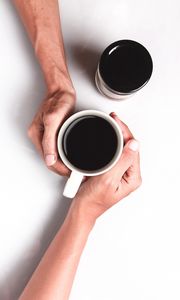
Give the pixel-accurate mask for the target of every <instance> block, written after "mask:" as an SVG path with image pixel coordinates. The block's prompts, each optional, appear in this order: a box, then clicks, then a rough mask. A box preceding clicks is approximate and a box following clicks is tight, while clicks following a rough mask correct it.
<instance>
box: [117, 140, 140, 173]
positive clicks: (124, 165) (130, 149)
mask: <svg viewBox="0 0 180 300" xmlns="http://www.w3.org/2000/svg"><path fill="white" fill-rule="evenodd" d="M138 150H139V142H138V141H137V140H135V139H131V140H129V141H128V142H127V143H126V144H125V146H124V149H123V152H122V154H121V157H120V159H119V161H118V163H117V165H116V174H117V176H118V178H121V177H122V176H123V175H124V173H125V172H126V171H127V170H128V169H129V167H130V166H131V165H132V164H133V161H134V159H135V158H136V156H137V153H138Z"/></svg>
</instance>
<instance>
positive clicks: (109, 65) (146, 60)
mask: <svg viewBox="0 0 180 300" xmlns="http://www.w3.org/2000/svg"><path fill="white" fill-rule="evenodd" d="M152 68H153V65H152V59H151V56H150V54H149V52H148V51H147V50H146V48H145V47H144V46H142V45H141V44H139V43H137V42H135V41H131V40H121V41H117V42H115V43H113V44H111V45H110V46H109V47H107V48H106V49H105V51H104V52H103V54H102V56H101V59H100V64H99V71H100V74H101V77H102V79H103V80H104V82H105V83H106V84H107V86H109V87H110V88H111V89H113V90H115V91H117V92H120V93H131V92H133V91H136V90H138V89H139V88H141V87H142V86H143V85H144V84H145V83H147V81H148V80H149V78H150V77H151V74H152Z"/></svg>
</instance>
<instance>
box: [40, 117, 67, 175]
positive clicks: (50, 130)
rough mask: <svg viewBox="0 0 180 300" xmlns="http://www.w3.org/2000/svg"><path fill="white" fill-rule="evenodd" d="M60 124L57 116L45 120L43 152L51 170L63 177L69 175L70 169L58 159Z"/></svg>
mask: <svg viewBox="0 0 180 300" xmlns="http://www.w3.org/2000/svg"><path fill="white" fill-rule="evenodd" d="M60 123H61V122H60V120H59V117H58V116H57V115H55V116H52V115H51V116H50V117H49V116H48V119H47V118H46V119H45V120H44V134H43V139H42V150H43V155H44V160H45V163H46V165H47V167H48V168H49V169H50V170H52V171H54V172H56V173H58V174H61V175H68V174H69V172H70V171H69V169H68V168H67V167H66V166H65V165H64V164H63V163H62V162H61V161H60V160H59V159H58V151H57V145H56V141H57V134H58V131H59V127H60Z"/></svg>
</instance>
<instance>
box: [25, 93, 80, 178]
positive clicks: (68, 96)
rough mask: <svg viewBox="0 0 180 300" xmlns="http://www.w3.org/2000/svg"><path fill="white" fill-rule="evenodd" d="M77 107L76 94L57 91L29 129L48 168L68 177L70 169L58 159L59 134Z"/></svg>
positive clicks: (40, 110) (42, 107) (48, 99)
mask: <svg viewBox="0 0 180 300" xmlns="http://www.w3.org/2000/svg"><path fill="white" fill-rule="evenodd" d="M74 105H75V92H74V90H73V88H71V89H70V90H69V91H57V92H56V93H54V94H51V95H49V96H48V97H47V99H46V100H45V101H44V102H43V103H42V105H41V106H40V109H39V111H38V112H37V114H36V115H35V117H34V120H33V122H32V124H31V126H30V127H29V130H28V136H29V138H30V139H31V140H32V142H33V143H34V145H35V146H36V148H37V150H38V151H39V153H40V154H41V156H42V157H43V159H44V160H45V163H46V165H47V167H48V168H49V169H50V170H52V171H54V172H56V173H58V174H61V175H68V174H69V169H68V168H67V167H66V166H65V165H64V164H63V163H62V161H61V160H60V159H59V158H58V152H57V146H56V142H57V134H58V131H59V128H60V126H61V124H62V123H63V122H64V120H65V119H66V118H67V117H68V116H69V115H70V114H71V112H72V111H73V109H74Z"/></svg>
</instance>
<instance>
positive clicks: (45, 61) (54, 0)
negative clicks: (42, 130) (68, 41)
mask: <svg viewBox="0 0 180 300" xmlns="http://www.w3.org/2000/svg"><path fill="white" fill-rule="evenodd" d="M14 2H15V5H16V7H17V10H18V12H19V14H20V16H21V19H22V21H23V23H24V25H25V28H26V30H27V32H28V34H29V37H30V39H31V42H32V45H33V47H34V49H35V53H36V56H37V58H38V60H39V63H40V65H41V68H42V71H43V73H44V77H45V80H46V83H47V87H48V91H49V92H54V91H56V90H57V89H61V90H66V89H67V90H69V89H70V83H71V80H70V76H69V73H68V69H67V65H66V59H65V53H64V46H63V37H62V30H61V23H60V16H59V7H58V0H28V1H27V0H14Z"/></svg>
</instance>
